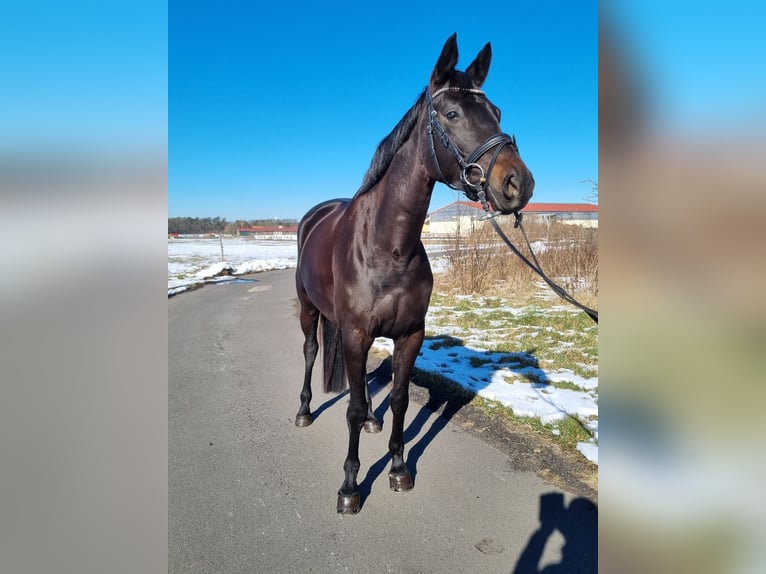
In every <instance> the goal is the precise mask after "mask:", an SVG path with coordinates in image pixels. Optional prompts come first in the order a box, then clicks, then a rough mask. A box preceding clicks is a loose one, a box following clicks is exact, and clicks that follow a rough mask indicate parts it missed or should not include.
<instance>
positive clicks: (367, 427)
mask: <svg viewBox="0 0 766 574" xmlns="http://www.w3.org/2000/svg"><path fill="white" fill-rule="evenodd" d="M381 430H383V427H382V426H381V425H380V423H379V422H378V419H367V420H366V421H364V432H368V433H372V434H375V433H376V432H380V431H381Z"/></svg>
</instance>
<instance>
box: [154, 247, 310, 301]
mask: <svg viewBox="0 0 766 574" xmlns="http://www.w3.org/2000/svg"><path fill="white" fill-rule="evenodd" d="M297 256H298V248H297V244H296V242H295V241H282V240H275V239H269V240H260V241H259V240H255V239H250V238H247V237H224V238H223V260H222V258H221V241H220V240H219V239H217V238H211V239H168V295H169V296H170V295H175V294H177V293H181V292H182V291H185V290H186V289H188V288H189V287H191V286H192V285H197V284H200V283H204V282H206V281H211V280H214V278H215V277H217V276H219V275H220V274H221V272H222V271H224V270H225V269H228V270H229V273H230V275H244V274H246V273H255V272H257V271H268V270H271V269H287V268H289V267H295V265H296V260H297Z"/></svg>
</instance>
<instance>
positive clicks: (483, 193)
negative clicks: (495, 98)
mask: <svg viewBox="0 0 766 574" xmlns="http://www.w3.org/2000/svg"><path fill="white" fill-rule="evenodd" d="M444 92H468V93H469V94H481V95H483V94H484V92H483V91H481V90H477V89H472V88H456V87H446V88H441V89H439V90H436V92H434V94H433V95H431V91H430V90H426V106H427V112H428V119H429V121H428V125H427V127H426V131H427V133H428V136H429V138H428V143H429V151H430V152H431V159H432V161H433V164H434V166H435V167H436V171H437V173H438V175H439V178H440V180H441V181H443V182H444V183H445V184H446V185H447V186H449V187H451V188H452V189H456V190H458V191H460V188H458V187H455V186H454V185H452V184H451V183H448V182H447V178H446V177H444V173H443V172H442V169H441V166H440V165H439V158H438V156H437V155H436V147H435V145H434V133H435V134H436V135H437V136H439V140H440V141H441V143H442V145H443V146H444V147H445V148H446V149H447V150H449V152H450V153H452V155H453V156H455V159H456V160H457V163H458V165H459V166H460V169H461V173H460V179H461V180H462V182H463V190H462V191H463V192H464V193H465V194H466V196H467V197H468V198H469V199H471V200H472V201H480V202H481V205H482V207H483V208H484V211H486V213H487V215H486V216H485V217H483V218H482V219H489V222H490V223H491V224H492V227H494V228H495V231H496V232H497V234H498V235H499V236H500V239H502V240H503V241H504V242H505V244H506V245H507V246H508V247H509V248H510V249H511V251H513V253H515V254H516V255H517V256H518V257H519V258H520V259H521V260H522V261H523V262H524V263H526V264H527V265H528V266H529V268H530V269H532V271H534V272H535V273H537V275H539V276H540V277H541V278H542V279H543V281H545V282H546V283H547V284H548V286H550V288H551V289H552V290H553V292H554V293H556V295H558V296H559V297H561V298H562V299H564V300H565V301H567V302H569V303H571V304H572V305H574V306H575V307H579V308H580V309H582V310H583V311H584V312H585V313H586V314H587V315H588V316H589V317H590V318H591V319H593V320H594V321H595V322H596V323H598V311H595V310H594V309H591V308H590V307H586V306H585V305H583V304H582V303H580V302H579V301H577V300H576V299H575V298H574V297H572V296H571V295H570V294H569V293H567V292H566V291H565V290H564V289H563V288H562V287H560V286H559V285H557V284H556V283H554V282H553V281H551V279H550V278H549V277H548V276H547V275H546V274H545V273H544V272H543V270H542V268H541V267H540V262H539V261H538V260H537V257H536V256H535V253H534V251H532V246H531V245H530V243H529V239H528V238H527V234H526V232H525V231H524V227H523V226H522V224H521V219H522V216H521V214H520V213H519V212H518V211H516V212H514V215H515V216H516V223H514V225H513V226H514V227H518V228H519V229H521V234H522V236H523V237H524V241H525V242H526V244H527V249H528V250H529V253H530V254H531V255H532V260H533V261H534V263H533V262H532V261H530V260H529V259H527V258H526V257H525V256H524V254H523V253H521V251H519V249H518V248H517V247H516V246H515V245H514V244H513V243H512V242H511V240H510V239H508V237H507V236H506V235H505V233H504V232H503V230H502V229H501V228H500V225H499V224H498V223H497V221H496V220H495V216H496V215H497V214H496V213H495V214H493V213H491V211H490V207H489V202H488V201H487V187H488V185H489V176H490V174H491V173H492V168H493V167H494V166H495V161H496V160H497V156H498V155H499V154H500V151H501V150H502V149H503V148H504V147H505V146H506V145H512V146H513V148H514V149H515V150H516V151H517V152H518V150H519V148H518V146H517V145H516V137H515V136H509V135H508V134H505V133H500V134H497V135H494V136H491V137H490V138H488V139H487V140H486V141H485V142H484V143H482V144H481V145H479V146H478V147H477V148H476V149H475V150H474V151H473V153H472V154H471V155H469V156H468V157H467V158H465V157H464V156H463V153H462V152H461V151H460V149H459V148H458V147H457V146H456V145H455V144H454V143H453V142H452V140H450V138H449V135H448V134H447V132H446V130H445V129H444V127H443V126H442V125H441V123H440V122H439V120H438V116H437V113H436V110H434V108H433V101H434V100H435V99H436V97H437V96H439V95H441V94H443V93H444ZM495 147H496V148H497V149H496V150H495V152H494V154H492V159H491V160H490V162H489V165H488V167H487V172H486V174H485V173H484V168H483V167H481V166H480V165H479V164H478V163H476V162H477V161H478V160H479V158H481V157H482V156H483V155H484V154H485V153H487V152H488V151H489V150H491V149H492V148H495ZM474 170H478V172H479V178H478V180H477V181H476V182H475V183H474V182H472V181H471V172H472V171H474Z"/></svg>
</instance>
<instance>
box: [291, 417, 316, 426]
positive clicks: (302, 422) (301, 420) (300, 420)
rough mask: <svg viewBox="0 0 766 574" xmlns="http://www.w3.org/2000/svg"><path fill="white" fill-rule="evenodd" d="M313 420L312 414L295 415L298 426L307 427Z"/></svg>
mask: <svg viewBox="0 0 766 574" xmlns="http://www.w3.org/2000/svg"><path fill="white" fill-rule="evenodd" d="M313 422H314V419H312V418H311V415H298V416H297V417H295V426H297V427H307V426H309V425H310V424H311V423H313Z"/></svg>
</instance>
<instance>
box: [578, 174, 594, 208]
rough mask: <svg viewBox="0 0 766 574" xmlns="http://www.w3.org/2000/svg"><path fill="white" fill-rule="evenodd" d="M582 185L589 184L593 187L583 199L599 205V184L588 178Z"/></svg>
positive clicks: (582, 181)
mask: <svg viewBox="0 0 766 574" xmlns="http://www.w3.org/2000/svg"><path fill="white" fill-rule="evenodd" d="M580 183H589V184H590V186H591V188H590V191H589V192H588V193H586V194H585V197H583V199H585V201H587V202H588V203H593V204H598V182H597V181H593V180H592V179H591V178H588V179H583V180H581V181H580Z"/></svg>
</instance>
